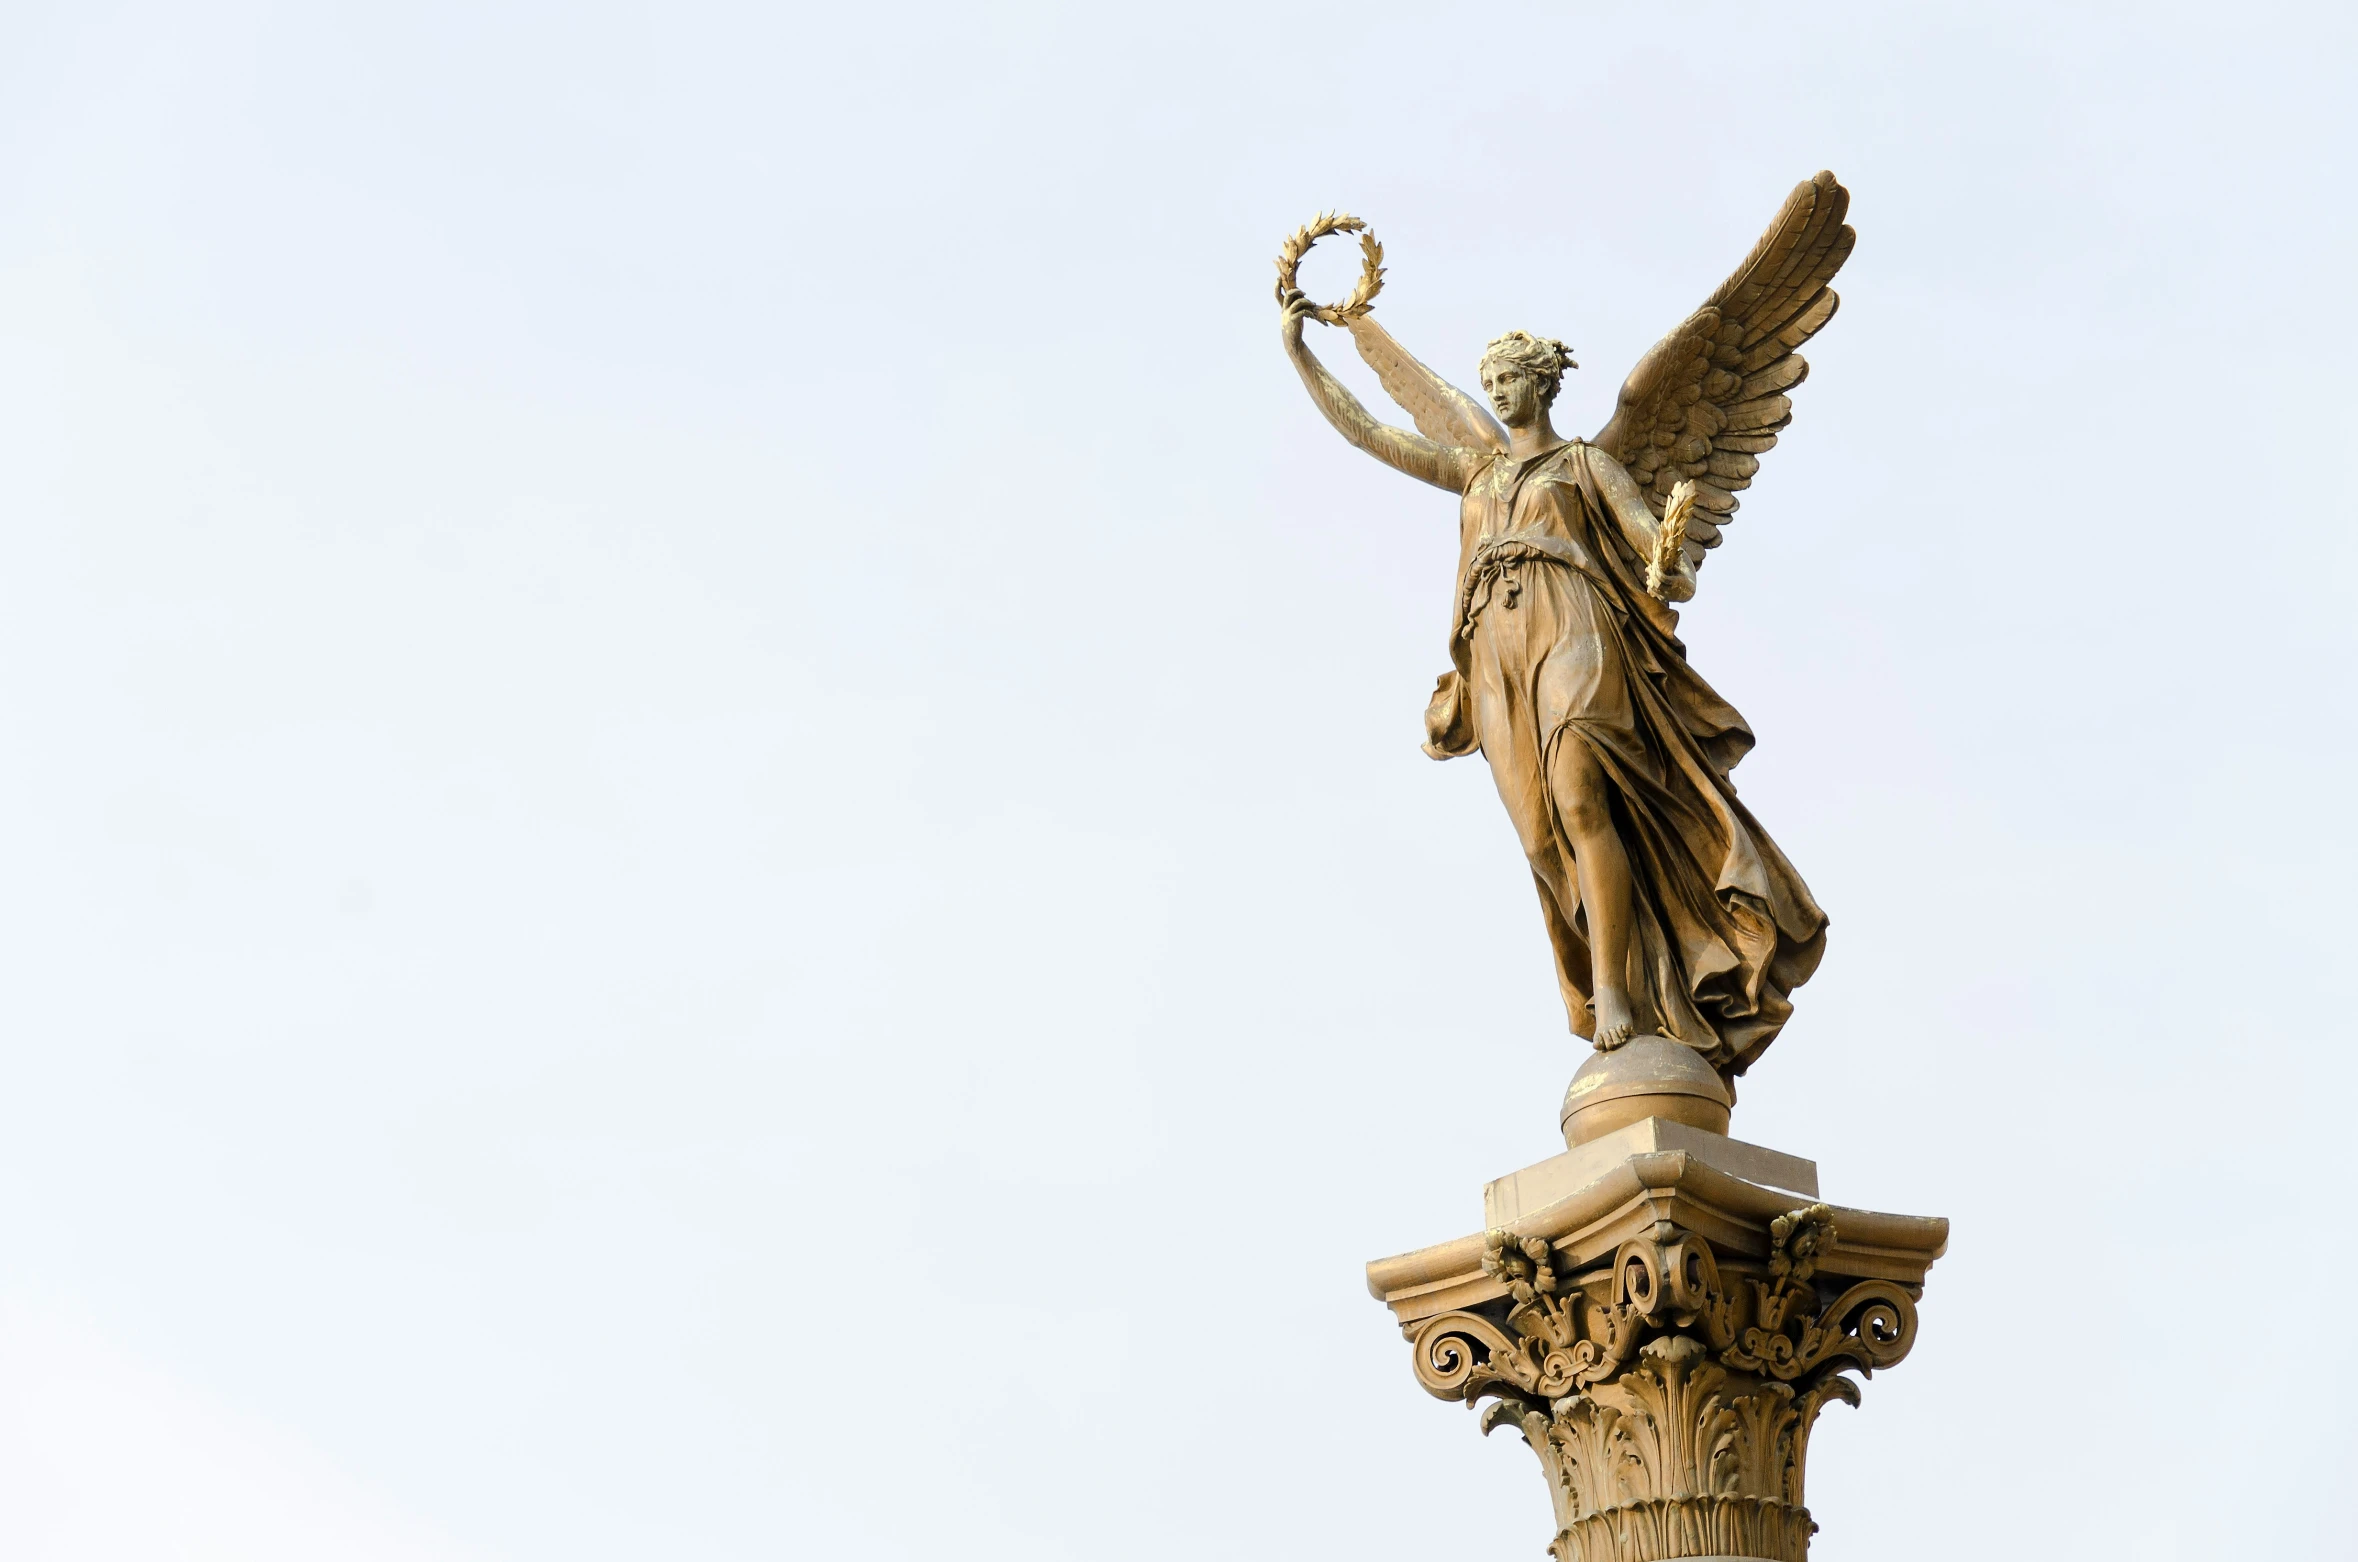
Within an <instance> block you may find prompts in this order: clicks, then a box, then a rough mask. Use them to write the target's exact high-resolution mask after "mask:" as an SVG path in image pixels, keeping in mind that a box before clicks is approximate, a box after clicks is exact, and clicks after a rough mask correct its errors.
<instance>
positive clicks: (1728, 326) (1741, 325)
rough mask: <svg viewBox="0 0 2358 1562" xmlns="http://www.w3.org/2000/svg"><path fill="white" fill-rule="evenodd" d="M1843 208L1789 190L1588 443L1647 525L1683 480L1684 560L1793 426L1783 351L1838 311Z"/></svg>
mask: <svg viewBox="0 0 2358 1562" xmlns="http://www.w3.org/2000/svg"><path fill="white" fill-rule="evenodd" d="M1849 211H1850V192H1849V191H1848V190H1845V189H1844V188H1843V187H1842V186H1841V184H1840V183H1839V182H1837V181H1836V179H1835V178H1834V176H1833V175H1832V174H1830V173H1821V174H1819V175H1818V176H1817V177H1816V178H1815V179H1811V180H1807V181H1805V182H1804V183H1802V184H1799V185H1796V186H1795V187H1794V190H1793V193H1792V194H1791V195H1789V196H1787V197H1786V198H1785V208H1784V210H1782V211H1780V212H1778V213H1777V220H1776V221H1775V222H1772V223H1770V224H1769V229H1768V232H1766V233H1764V234H1762V235H1761V236H1760V242H1759V243H1758V244H1755V245H1754V246H1752V253H1751V254H1749V255H1747V256H1745V257H1744V263H1743V264H1742V265H1740V266H1738V267H1737V268H1736V270H1735V274H1734V275H1733V276H1731V277H1729V278H1728V279H1727V281H1725V282H1723V283H1721V284H1720V286H1719V291H1717V292H1715V293H1713V294H1712V295H1711V297H1710V298H1709V299H1707V300H1706V301H1705V302H1704V304H1703V307H1702V308H1700V309H1698V310H1696V311H1695V312H1694V313H1693V314H1691V315H1689V316H1687V318H1686V319H1685V320H1683V321H1681V322H1680V323H1679V325H1678V328H1677V329H1675V330H1673V331H1672V332H1671V333H1670V334H1669V335H1668V336H1665V337H1664V338H1662V340H1661V341H1659V342H1656V343H1655V344H1654V347H1653V350H1652V351H1650V352H1648V353H1647V354H1646V356H1645V357H1644V358H1642V359H1640V360H1638V366H1637V367H1636V368H1635V369H1632V370H1631V371H1630V374H1629V378H1628V379H1627V380H1625V381H1624V382H1622V386H1621V400H1620V402H1619V404H1618V405H1617V406H1616V407H1615V408H1614V411H1613V421H1612V422H1610V423H1608V424H1606V425H1605V426H1604V428H1603V429H1602V430H1601V431H1599V433H1598V434H1597V437H1596V438H1595V439H1594V440H1592V441H1590V443H1592V444H1594V445H1596V446H1597V447H1598V448H1600V449H1602V450H1604V451H1605V452H1606V453H1607V454H1609V455H1611V456H1612V457H1613V458H1614V459H1615V460H1617V461H1619V462H1620V463H1621V464H1622V465H1623V466H1625V467H1627V468H1628V469H1629V475H1630V476H1631V477H1632V478H1634V479H1636V481H1637V485H1638V491H1639V492H1640V493H1643V494H1644V495H1645V496H1646V503H1647V504H1648V505H1650V506H1652V508H1653V511H1654V515H1655V517H1656V518H1657V519H1659V518H1660V517H1661V515H1662V512H1663V508H1664V506H1665V505H1667V504H1668V503H1669V501H1670V491H1671V489H1673V488H1675V487H1677V486H1678V484H1679V482H1680V481H1681V480H1691V481H1692V482H1693V483H1694V485H1695V510H1694V514H1693V516H1692V518H1691V519H1690V520H1689V521H1688V522H1687V544H1686V552H1687V559H1688V561H1689V562H1690V563H1693V564H1701V563H1702V562H1703V550H1704V549H1706V548H1716V547H1718V546H1719V529H1720V528H1721V527H1723V526H1725V525H1727V523H1728V521H1729V519H1730V518H1731V517H1732V516H1734V514H1735V513H1736V493H1737V491H1738V490H1740V489H1743V488H1748V487H1750V486H1751V483H1752V474H1753V473H1754V472H1755V471H1757V470H1759V467H1760V460H1759V458H1760V456H1761V454H1762V453H1763V452H1764V451H1767V450H1769V449H1771V448H1773V447H1774V446H1775V445H1776V443H1777V430H1779V429H1781V428H1783V427H1784V426H1785V425H1786V424H1787V423H1790V422H1792V421H1793V403H1792V402H1791V400H1789V399H1788V398H1787V397H1786V395H1785V392H1787V391H1789V390H1791V389H1792V388H1793V387H1794V386H1796V385H1799V384H1800V383H1801V382H1802V380H1803V379H1804V378H1805V377H1807V375H1808V374H1809V363H1808V361H1807V360H1805V359H1804V358H1803V357H1802V356H1801V354H1800V353H1798V352H1796V351H1795V350H1794V349H1795V348H1797V347H1799V346H1800V345H1801V344H1802V343H1804V342H1806V341H1808V340H1809V339H1810V338H1811V337H1812V336H1815V335H1816V334H1817V331H1818V327H1820V326H1822V325H1824V324H1825V323H1826V322H1827V321H1828V320H1831V319H1833V318H1834V309H1835V306H1836V305H1837V304H1839V303H1840V302H1841V300H1840V299H1839V298H1838V297H1836V296H1835V293H1834V290H1833V289H1832V288H1830V287H1828V286H1827V285H1826V284H1827V283H1829V282H1831V281H1832V280H1833V278H1834V273H1835V272H1837V271H1840V270H1841V269H1842V263H1843V262H1844V261H1845V260H1848V259H1849V258H1850V247H1851V245H1852V244H1853V243H1854V242H1856V240H1857V238H1858V235H1857V234H1855V233H1853V232H1852V231H1851V230H1850V228H1849V227H1848V225H1846V224H1845V223H1844V222H1843V220H1842V219H1843V217H1844V216H1845V215H1847V214H1848V213H1849ZM1386 388H1387V389H1388V388H1389V385H1388V384H1387V387H1386ZM1420 426H1421V425H1420Z"/></svg>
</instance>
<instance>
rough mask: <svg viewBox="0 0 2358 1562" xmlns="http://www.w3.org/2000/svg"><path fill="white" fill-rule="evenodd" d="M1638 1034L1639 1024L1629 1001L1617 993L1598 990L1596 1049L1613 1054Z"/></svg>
mask: <svg viewBox="0 0 2358 1562" xmlns="http://www.w3.org/2000/svg"><path fill="white" fill-rule="evenodd" d="M1636 1034H1637V1022H1636V1020H1635V1018H1634V1017H1633V1016H1632V1015H1631V1014H1630V1012H1629V1000H1628V999H1627V998H1624V997H1622V996H1621V994H1619V993H1617V992H1608V991H1605V990H1604V989H1602V988H1600V989H1598V991H1597V1035H1596V1049H1597V1050H1598V1051H1599V1052H1611V1051H1612V1050H1613V1049H1614V1048H1615V1047H1618V1046H1620V1045H1621V1044H1622V1043H1623V1042H1625V1041H1627V1040H1629V1038H1630V1037H1632V1036H1634V1035H1636Z"/></svg>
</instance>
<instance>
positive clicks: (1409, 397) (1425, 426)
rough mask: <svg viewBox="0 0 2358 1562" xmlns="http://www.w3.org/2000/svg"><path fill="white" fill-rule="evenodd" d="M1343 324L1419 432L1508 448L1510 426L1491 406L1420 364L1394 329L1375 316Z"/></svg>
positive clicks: (1446, 440) (1442, 440)
mask: <svg viewBox="0 0 2358 1562" xmlns="http://www.w3.org/2000/svg"><path fill="white" fill-rule="evenodd" d="M1343 323H1344V324H1345V325H1347V326H1349V327H1350V328H1351V340H1352V341H1354V342H1356V343H1357V344H1358V345H1359V356H1360V357H1362V358H1364V359H1366V360H1367V366H1368V367H1369V368H1371V369H1373V370H1375V372H1376V378H1377V379H1378V380H1380V381H1382V382H1383V387H1384V394H1385V395H1387V396H1390V397H1391V398H1392V399H1393V400H1394V401H1396V402H1398V403H1400V410H1401V411H1403V412H1405V413H1407V414H1408V415H1409V416H1410V417H1411V418H1413V419H1415V420H1416V431H1417V432H1418V433H1420V434H1422V435H1424V436H1425V438H1427V439H1430V440H1432V441H1434V442H1435V443H1438V444H1443V445H1463V446H1465V447H1467V448H1468V449H1472V450H1504V449H1506V448H1507V436H1506V430H1505V429H1503V428H1500V427H1499V426H1498V419H1496V418H1494V417H1492V416H1491V415H1490V409H1489V408H1488V407H1485V406H1483V405H1482V404H1481V403H1480V402H1478V401H1476V400H1475V399H1474V398H1473V397H1471V396H1469V395H1467V394H1466V393H1465V392H1464V391H1461V390H1459V389H1458V388H1457V387H1456V386H1454V385H1452V384H1450V383H1449V382H1448V381H1447V380H1445V379H1443V378H1441V376H1440V375H1438V374H1435V373H1434V372H1433V371H1432V370H1430V369H1428V368H1426V367H1425V366H1424V365H1423V364H1421V363H1419V362H1417V360H1416V358H1415V357H1414V356H1413V355H1412V354H1411V353H1410V352H1409V350H1408V349H1407V348H1405V347H1403V346H1401V345H1400V344H1399V343H1398V342H1396V341H1394V340H1393V339H1392V333H1391V332H1389V331H1387V330H1385V329H1384V328H1383V327H1382V326H1380V325H1378V324H1376V323H1375V316H1373V315H1352V316H1350V317H1349V318H1348V319H1346V320H1345V321H1344V322H1343Z"/></svg>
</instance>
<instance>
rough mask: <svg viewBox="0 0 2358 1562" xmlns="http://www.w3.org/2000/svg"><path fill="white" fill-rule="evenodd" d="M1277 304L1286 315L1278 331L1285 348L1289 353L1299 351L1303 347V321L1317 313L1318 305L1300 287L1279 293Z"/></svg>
mask: <svg viewBox="0 0 2358 1562" xmlns="http://www.w3.org/2000/svg"><path fill="white" fill-rule="evenodd" d="M1277 305H1278V309H1279V310H1280V312H1281V313H1282V315H1283V317H1284V318H1283V320H1282V323H1281V324H1280V325H1279V327H1278V331H1279V334H1280V336H1281V337H1282V338H1283V340H1284V342H1285V350H1286V351H1287V352H1289V353H1291V352H1299V351H1300V350H1301V347H1302V322H1303V321H1304V320H1306V319H1308V318H1309V317H1310V316H1311V315H1312V314H1313V313H1315V312H1316V310H1317V308H1318V306H1317V305H1316V304H1314V303H1312V302H1311V301H1310V298H1309V295H1308V294H1306V293H1304V292H1303V291H1302V290H1301V289H1300V288H1298V287H1290V288H1287V289H1286V290H1285V291H1284V292H1282V293H1280V294H1278V295H1277Z"/></svg>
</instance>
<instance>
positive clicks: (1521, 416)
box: [1482, 358, 1547, 428]
mask: <svg viewBox="0 0 2358 1562" xmlns="http://www.w3.org/2000/svg"><path fill="white" fill-rule="evenodd" d="M1482 389H1484V390H1485V391H1488V392H1489V393H1490V410H1491V411H1493V412H1495V413H1497V414H1498V421H1499V422H1501V423H1504V424H1505V425H1506V426H1507V427H1508V428H1521V427H1523V426H1524V425H1526V424H1528V423H1534V422H1537V421H1538V419H1539V415H1540V413H1541V412H1543V411H1545V410H1546V408H1547V399H1546V398H1545V397H1544V396H1542V395H1541V394H1540V379H1539V376H1538V375H1536V374H1533V373H1532V372H1531V371H1530V370H1529V369H1526V368H1524V367H1523V366H1522V365H1521V364H1519V363H1510V362H1507V361H1506V360H1504V359H1495V358H1494V359H1488V360H1485V361H1484V362H1483V364H1482Z"/></svg>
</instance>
